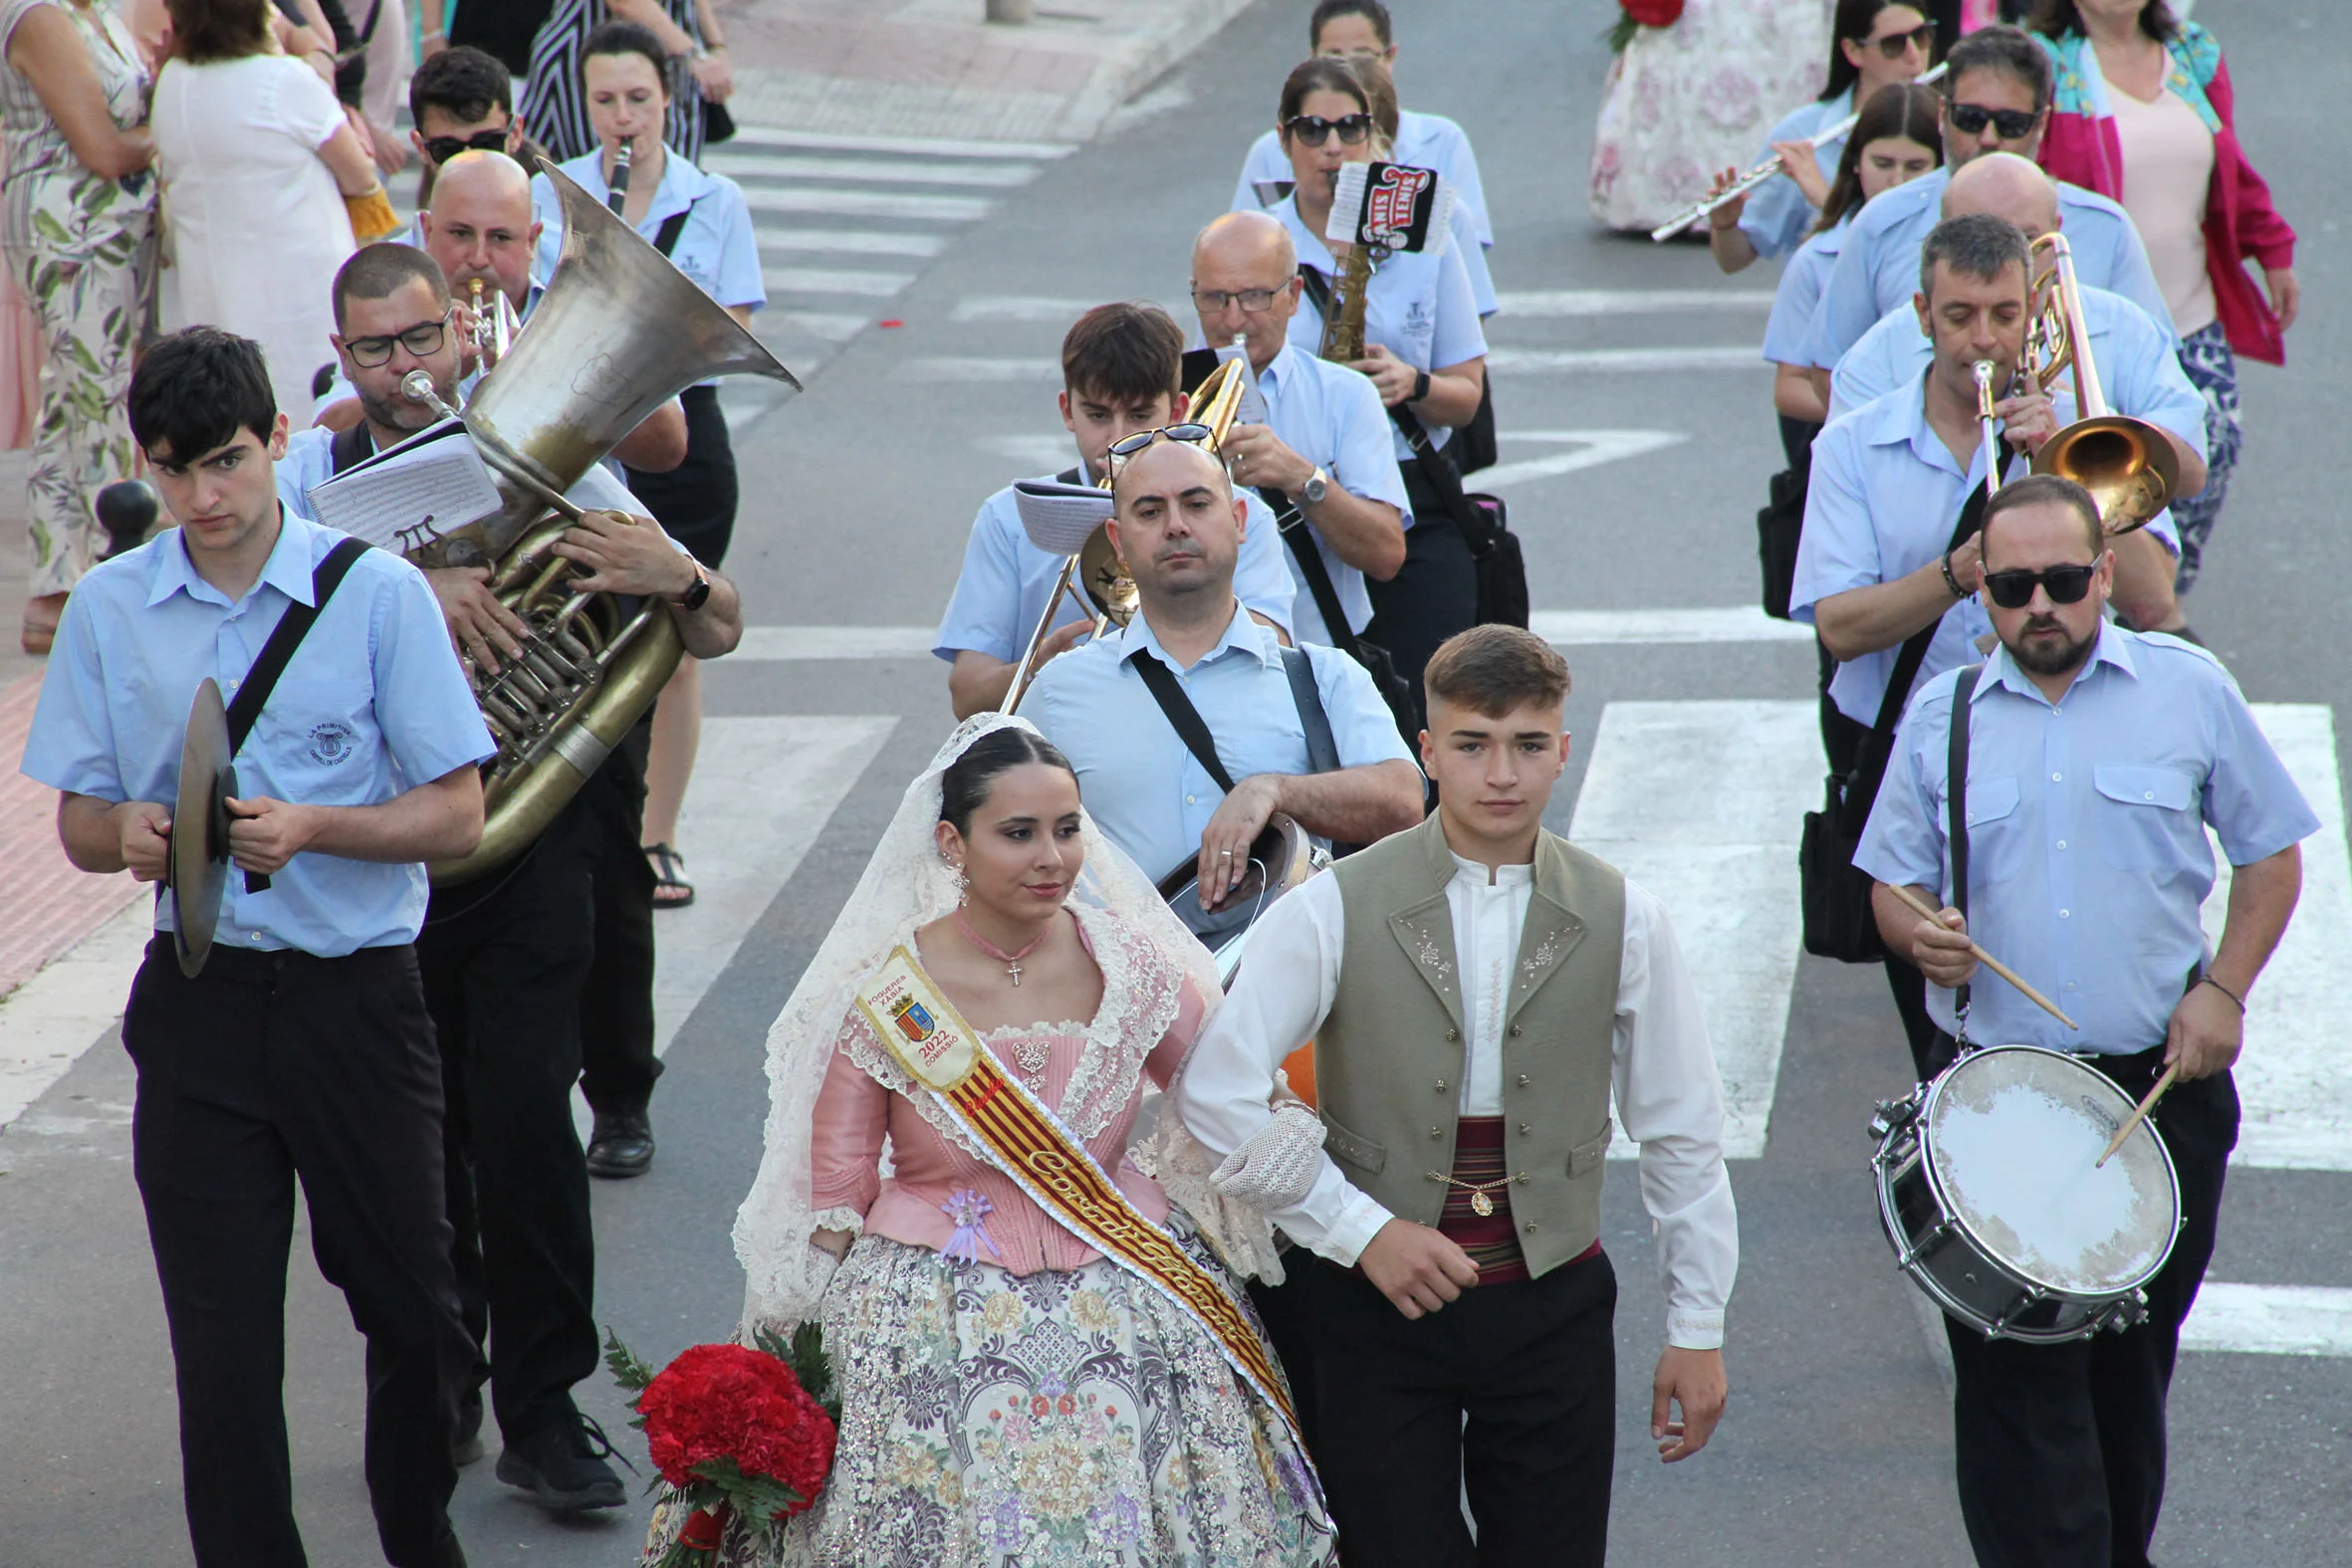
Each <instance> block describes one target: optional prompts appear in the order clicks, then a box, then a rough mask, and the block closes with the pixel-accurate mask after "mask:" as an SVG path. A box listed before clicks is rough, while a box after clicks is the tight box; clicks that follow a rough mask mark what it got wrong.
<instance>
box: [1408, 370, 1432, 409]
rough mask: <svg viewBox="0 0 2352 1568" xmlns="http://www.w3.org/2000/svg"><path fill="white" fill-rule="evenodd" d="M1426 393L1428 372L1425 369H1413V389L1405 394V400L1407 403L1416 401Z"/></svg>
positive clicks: (1427, 392) (1427, 393) (1426, 394)
mask: <svg viewBox="0 0 2352 1568" xmlns="http://www.w3.org/2000/svg"><path fill="white" fill-rule="evenodd" d="M1428 395H1429V372H1428V371H1427V370H1415V371H1414V372H1413V390H1412V391H1411V392H1410V393H1409V394H1407V396H1406V398H1405V401H1406V402H1408V403H1417V402H1419V401H1421V399H1423V398H1424V397H1427V396H1428Z"/></svg>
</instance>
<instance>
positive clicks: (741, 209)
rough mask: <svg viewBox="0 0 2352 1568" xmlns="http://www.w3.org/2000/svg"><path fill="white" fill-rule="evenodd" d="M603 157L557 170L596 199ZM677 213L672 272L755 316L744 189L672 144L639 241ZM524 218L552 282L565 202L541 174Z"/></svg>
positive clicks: (756, 280) (758, 288)
mask: <svg viewBox="0 0 2352 1568" xmlns="http://www.w3.org/2000/svg"><path fill="white" fill-rule="evenodd" d="M603 157H604V155H603V153H602V151H601V150H600V149H599V150H597V151H594V152H588V153H583V154H582V155H581V156H579V157H577V158H574V159H573V160H572V161H571V162H569V163H562V164H558V165H557V167H559V168H561V169H562V170H563V171H564V173H565V174H566V175H567V176H568V177H569V178H571V179H572V180H573V181H575V182H576V183H578V184H579V186H580V187H581V189H583V190H585V191H587V192H588V194H589V195H591V196H593V197H595V198H596V199H597V200H598V201H602V200H604V199H605V197H606V196H608V195H609V194H610V193H611V190H610V187H609V186H607V185H606V184H605V183H604V163H603ZM681 212H683V213H685V214H686V215H687V216H686V226H685V227H684V228H682V229H680V230H679V231H678V242H677V244H675V245H673V246H671V247H670V260H671V261H672V262H675V263H676V264H677V268H678V271H680V272H682V273H684V274H685V275H686V276H687V277H689V278H691V279H693V280H694V282H695V284H696V285H697V286H698V287H699V288H700V289H701V290H702V292H703V293H705V294H707V295H709V296H710V297H711V298H712V299H714V300H716V301H718V302H719V303H720V304H721V305H724V306H727V307H729V308H730V309H732V308H733V307H735V306H739V305H741V306H749V307H750V308H751V309H752V310H755V311H757V310H759V309H761V308H762V307H763V306H765V305H766V304H767V303H768V285H767V282H766V279H765V276H764V275H763V274H762V273H761V271H760V242H759V238H758V236H757V235H755V234H754V233H753V232H752V210H751V207H750V205H749V204H748V203H747V202H745V201H744V199H743V188H742V187H741V186H739V185H737V184H736V183H735V181H733V180H731V179H729V178H728V177H727V176H726V175H724V174H706V173H704V172H703V171H702V170H701V169H699V168H696V167H695V166H694V165H693V164H692V163H689V162H687V161H686V159H684V158H683V157H681V156H679V155H678V151H677V149H676V148H675V147H672V148H668V149H667V150H666V152H665V155H664V156H663V158H662V160H661V184H660V185H659V186H658V187H656V188H655V190H654V192H653V203H652V205H651V206H649V207H647V208H646V209H645V218H644V221H643V222H641V223H639V224H638V225H637V232H638V233H639V234H641V235H643V236H644V237H645V243H646V244H648V245H650V244H653V243H654V242H655V241H656V239H657V238H658V236H659V235H660V233H661V226H662V224H663V223H664V222H665V221H667V220H668V219H669V218H671V217H673V216H674V215H676V214H678V213H681ZM531 216H532V218H533V219H534V220H535V221H537V222H538V223H540V224H541V225H543V227H542V228H541V229H540V231H539V257H538V261H537V264H536V269H535V270H536V271H537V272H538V274H539V275H540V276H541V277H543V278H553V277H554V276H555V272H556V259H557V257H559V256H561V255H562V254H563V251H564V204H563V203H562V202H560V201H558V200H557V199H556V187H555V185H554V184H553V183H552V182H550V181H549V179H548V177H547V176H546V175H545V174H534V175H532V176H531ZM617 303H618V302H616V304H617ZM698 384H700V385H703V386H716V385H718V381H717V379H716V378H715V377H714V378H713V379H711V380H708V381H703V382H700V383H698Z"/></svg>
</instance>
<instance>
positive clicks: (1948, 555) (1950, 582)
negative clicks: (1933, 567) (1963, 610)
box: [1936, 551, 1969, 599]
mask: <svg viewBox="0 0 2352 1568" xmlns="http://www.w3.org/2000/svg"><path fill="white" fill-rule="evenodd" d="M1936 564H1937V565H1939V566H1941V567H1943V568H1944V586H1946V587H1948V588H1950V589H1951V590H1952V596H1953V597H1954V598H1956V599H1965V598H1967V597H1968V596H1969V590H1968V589H1966V588H1964V587H1962V586H1961V585H1960V578H1958V577H1956V576H1954V575H1953V574H1952V552H1950V551H1946V552H1944V554H1943V555H1942V556H1941V557H1939V558H1938V559H1937V560H1936Z"/></svg>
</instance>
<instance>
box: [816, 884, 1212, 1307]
mask: <svg viewBox="0 0 2352 1568" xmlns="http://www.w3.org/2000/svg"><path fill="white" fill-rule="evenodd" d="M1073 908H1074V909H1076V912H1077V914H1078V937H1079V940H1080V941H1081V942H1083V943H1084V944H1085V947H1086V950H1087V951H1088V952H1089V953H1090V954H1092V955H1093V957H1094V961H1095V963H1096V965H1097V966H1098V967H1099V968H1100V969H1101V971H1102V1001H1101V1004H1100V1005H1099V1006H1098V1007H1097V1008H1096V1009H1095V1013H1094V1018H1093V1021H1092V1022H1090V1023H1088V1022H1083V1021H1078V1020H1071V1021H1068V1022H1060V1023H1038V1024H1019V1025H1015V1026H1012V1027H1008V1028H1002V1029H995V1030H991V1031H990V1032H988V1033H986V1034H984V1035H982V1036H981V1038H982V1040H983V1041H984V1042H985V1043H986V1044H987V1046H988V1048H989V1050H990V1052H991V1053H993V1054H994V1055H995V1056H996V1058H997V1060H998V1062H999V1063H1000V1064H1002V1065H1003V1067H1004V1069H1005V1072H1006V1074H1007V1075H1008V1076H1010V1077H1014V1078H1017V1079H1018V1080H1019V1081H1020V1082H1021V1084H1022V1085H1023V1087H1025V1088H1027V1089H1029V1090H1031V1091H1032V1092H1033V1093H1035V1094H1036V1095H1037V1097H1038V1098H1039V1099H1040V1100H1041V1101H1043V1102H1044V1103H1045V1105H1046V1106H1047V1107H1048V1108H1049V1109H1051V1110H1052V1111H1054V1112H1055V1114H1056V1115H1057V1116H1058V1117H1059V1118H1060V1119H1061V1121H1062V1124H1063V1125H1064V1126H1065V1127H1067V1128H1068V1129H1069V1130H1070V1131H1071V1132H1072V1133H1073V1134H1075V1135H1076V1136H1077V1137H1078V1139H1079V1140H1080V1141H1081V1142H1082V1143H1083V1144H1084V1145H1085V1148H1086V1152H1087V1153H1089V1154H1091V1155H1092V1156H1093V1157H1094V1160H1095V1163H1096V1164H1098V1165H1100V1166H1101V1167H1102V1168H1103V1169H1104V1170H1106V1171H1109V1172H1110V1173H1111V1177H1112V1179H1113V1180H1114V1181H1116V1182H1117V1183H1118V1186H1119V1190H1120V1191H1121V1192H1123V1193H1125V1194H1126V1195H1127V1197H1128V1199H1129V1200H1130V1201H1131V1202H1132V1203H1133V1204H1134V1205H1135V1207H1136V1208H1137V1209H1138V1210H1140V1211H1142V1212H1143V1213H1144V1214H1145V1215H1147V1216H1149V1217H1150V1218H1151V1219H1152V1220H1154V1221H1158V1220H1163V1219H1165V1218H1166V1217H1167V1213H1168V1200H1167V1198H1166V1197H1165V1196H1164V1195H1163V1194H1162V1193H1161V1192H1160V1188H1159V1184H1158V1183H1157V1182H1155V1181H1153V1180H1152V1179H1151V1178H1150V1177H1148V1176H1146V1175H1144V1174H1143V1172H1142V1171H1140V1170H1139V1169H1137V1168H1136V1166H1135V1163H1134V1162H1133V1161H1132V1160H1131V1159H1129V1158H1128V1156H1127V1152H1126V1151H1127V1136H1128V1134H1129V1133H1130V1132H1131V1131H1132V1130H1133V1128H1134V1125H1135V1111H1136V1107H1137V1106H1138V1105H1140V1104H1141V1103H1142V1098H1143V1079H1144V1076H1145V1074H1147V1073H1148V1074H1149V1075H1150V1078H1151V1080H1152V1082H1154V1083H1155V1084H1165V1083H1166V1082H1167V1080H1168V1076H1169V1074H1170V1073H1172V1072H1174V1071H1175V1069H1176V1067H1177V1065H1178V1064H1179V1063H1181V1062H1182V1061H1183V1059H1184V1053H1185V1051H1186V1050H1187V1049H1188V1048H1189V1047H1190V1046H1191V1044H1192V1041H1193V1037H1194V1035H1196V1034H1197V1033H1198V1032H1199V1031H1200V1027H1201V1019H1202V1014H1203V1010H1204V1008H1203V1005H1202V1000H1201V998H1200V996H1199V995H1198V993H1197V991H1196V990H1195V988H1194V987H1193V985H1192V983H1191V981H1190V979H1189V977H1187V976H1186V975H1185V973H1184V972H1183V971H1182V970H1181V969H1179V968H1178V967H1177V966H1176V965H1175V963H1174V962H1172V961H1171V960H1170V959H1169V958H1168V957H1166V956H1165V955H1163V954H1162V953H1161V952H1160V951H1159V950H1158V949H1157V948H1155V947H1153V946H1152V945H1151V944H1150V943H1149V942H1148V941H1146V940H1145V939H1144V938H1143V937H1142V936H1141V935H1140V933H1138V932H1136V931H1135V929H1134V928H1133V927H1131V926H1129V925H1127V924H1126V923H1125V922H1124V921H1121V920H1119V919H1118V917H1116V916H1115V915H1111V914H1108V913H1106V912H1102V911H1098V910H1092V909H1084V908H1077V907H1076V906H1073ZM1025 1045H1026V1046H1028V1047H1029V1050H1028V1052H1027V1054H1028V1055H1029V1057H1030V1059H1031V1061H1032V1063H1035V1062H1036V1060H1037V1058H1038V1054H1039V1052H1038V1049H1037V1048H1038V1047H1040V1046H1043V1047H1044V1063H1043V1070H1042V1071H1038V1072H1030V1071H1026V1070H1024V1066H1023V1061H1022V1057H1023V1054H1024V1051H1023V1047H1024V1046H1025ZM885 1055H886V1053H885V1052H884V1050H883V1047H882V1045H881V1043H880V1041H878V1040H877V1039H875V1037H874V1034H873V1030H872V1027H871V1025H869V1024H868V1023H867V1022H866V1021H865V1018H864V1015H863V1014H861V1013H859V1012H857V1011H856V1010H855V1009H854V1008H852V1010H851V1011H850V1014H849V1016H848V1017H847V1018H846V1019H845V1020H843V1022H842V1025H841V1031H840V1035H839V1038H838V1040H837V1042H836V1045H835V1049H834V1052H833V1059H832V1062H831V1065H830V1066H829V1067H828V1068H827V1069H826V1071H825V1078H824V1086H823V1089H821V1090H820V1091H819V1093H818V1096H817V1110H816V1128H815V1137H814V1139H813V1140H812V1146H811V1161H812V1165H813V1171H812V1178H813V1183H812V1185H813V1196H814V1198H815V1200H816V1207H817V1211H818V1220H819V1223H820V1224H821V1225H823V1226H824V1227H826V1228H827V1229H849V1227H848V1226H847V1225H845V1224H844V1223H843V1222H845V1221H848V1220H850V1219H852V1218H854V1219H855V1220H856V1221H858V1222H859V1223H860V1224H861V1225H862V1228H863V1230H864V1232H866V1233H867V1234H870V1235H882V1236H887V1237H889V1238H890V1239H891V1240H893V1241H902V1242H905V1243H906V1244H907V1245H909V1246H921V1247H928V1248H930V1249H931V1250H933V1251H939V1250H942V1249H944V1248H945V1247H946V1246H947V1244H948V1240H949V1237H950V1235H951V1234H953V1232H954V1231H955V1229H956V1227H955V1223H954V1222H953V1221H951V1220H950V1219H949V1218H948V1212H947V1209H946V1208H945V1207H943V1206H945V1205H947V1204H948V1203H949V1201H950V1199H951V1198H952V1197H953V1195H955V1194H957V1193H959V1192H962V1191H964V1190H966V1189H969V1190H971V1191H973V1192H977V1193H979V1194H980V1195H981V1196H982V1197H983V1198H985V1199H987V1200H988V1202H989V1203H990V1205H991V1206H992V1210H991V1212H990V1213H989V1215H988V1216H987V1219H986V1220H985V1222H984V1223H983V1227H982V1228H983V1230H984V1231H985V1232H986V1235H987V1238H988V1240H989V1241H993V1242H994V1243H995V1244H996V1251H994V1252H992V1251H991V1250H990V1249H989V1247H988V1245H987V1244H986V1243H985V1242H983V1243H982V1244H981V1245H980V1247H979V1260H980V1261H982V1262H984V1263H1001V1264H1002V1265H1003V1266H1004V1267H1005V1268H1006V1269H1008V1270H1010V1271H1011V1272H1012V1273H1015V1274H1028V1273H1034V1272H1036V1271H1037V1270H1039V1269H1041V1268H1058V1269H1068V1268H1076V1267H1078V1266H1080V1265H1082V1264H1085V1263H1090V1262H1092V1261H1094V1260H1095V1259H1096V1258H1097V1257H1099V1256H1100V1255H1101V1254H1100V1253H1098V1252H1096V1251H1095V1250H1094V1249H1093V1248H1091V1247H1089V1246H1087V1245H1086V1244H1085V1243H1084V1242H1083V1241H1080V1240H1079V1239H1078V1238H1077V1237H1076V1236H1074V1235H1072V1234H1070V1233H1069V1232H1067V1231H1065V1230H1063V1229H1062V1228H1061V1227H1060V1226H1059V1225H1058V1224H1056V1223H1055V1222H1054V1221H1053V1220H1051V1219H1049V1218H1048V1217H1047V1215H1046V1213H1045V1211H1044V1210H1042V1209H1040V1208H1039V1207H1038V1206H1037V1204H1036V1203H1035V1202H1033V1201H1032V1200H1031V1199H1030V1197H1029V1195H1028V1194H1026V1193H1024V1192H1023V1191H1022V1190H1021V1189H1020V1188H1019V1187H1018V1186H1016V1185H1015V1184H1014V1183H1013V1181H1012V1180H1011V1179H1010V1178H1008V1177H1006V1176H1004V1175H1002V1174H1000V1173H999V1172H998V1171H997V1170H996V1168H995V1167H994V1166H993V1165H990V1164H988V1163H987V1162H985V1161H983V1160H982V1159H981V1158H980V1157H979V1156H978V1155H976V1154H975V1153H973V1152H972V1150H971V1149H969V1148H967V1147H966V1146H965V1145H964V1144H963V1143H962V1142H961V1141H960V1140H958V1139H953V1138H950V1137H949V1136H947V1135H946V1134H944V1133H943V1132H942V1131H941V1130H940V1129H939V1127H938V1126H937V1125H935V1124H934V1122H933V1121H931V1120H930V1119H928V1118H927V1117H926V1116H925V1114H924V1112H923V1110H922V1108H921V1107H919V1106H918V1105H917V1104H916V1103H915V1102H914V1101H913V1100H912V1099H910V1098H908V1097H907V1095H905V1094H904V1093H901V1092H900V1091H899V1090H897V1089H895V1088H892V1087H890V1086H889V1085H888V1084H887V1083H885V1082H883V1081H881V1080H880V1079H877V1078H876V1077H875V1076H874V1074H873V1072H872V1071H870V1070H869V1067H868V1065H867V1064H868V1063H873V1062H877V1061H880V1060H882V1059H883V1058H884V1057H885ZM917 1092H918V1093H919V1092H921V1091H919V1090H918V1091H917ZM885 1134H887V1135H888V1138H889V1141H890V1157H891V1164H892V1170H891V1174H890V1175H888V1176H884V1175H882V1174H881V1169H880V1166H881V1153H882V1140H883V1137H884V1135H885Z"/></svg>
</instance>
